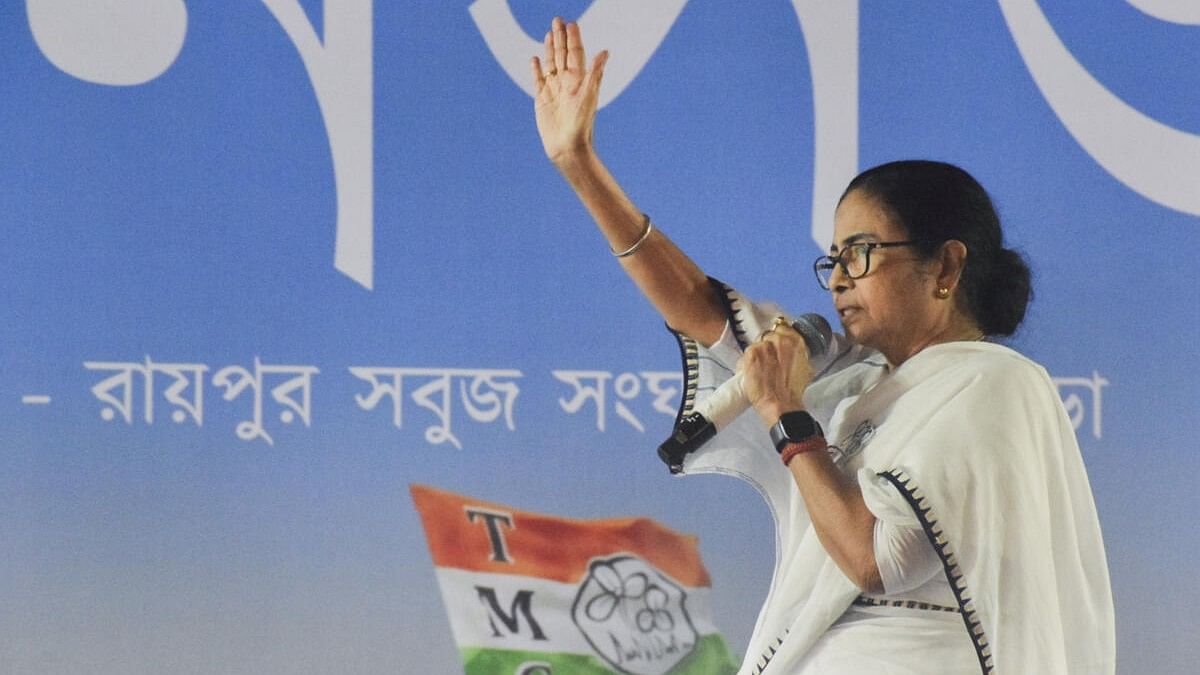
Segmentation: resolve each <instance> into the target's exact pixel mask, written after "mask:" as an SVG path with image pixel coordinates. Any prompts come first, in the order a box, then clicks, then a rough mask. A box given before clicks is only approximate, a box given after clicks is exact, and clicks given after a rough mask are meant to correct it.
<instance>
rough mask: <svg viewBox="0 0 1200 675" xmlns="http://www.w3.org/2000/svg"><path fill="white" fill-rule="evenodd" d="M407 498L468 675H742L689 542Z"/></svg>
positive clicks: (671, 535)
mask: <svg viewBox="0 0 1200 675" xmlns="http://www.w3.org/2000/svg"><path fill="white" fill-rule="evenodd" d="M411 490H412V496H413V501H414V502H415V503H416V507H417V511H418V512H419V513H420V516H421V522H422V523H423V524H424V527H425V536H426V538H427V539H428V541H429V551H430V553H431V555H432V557H433V564H434V567H435V569H436V572H437V578H438V585H439V586H440V587H441V591H442V598H443V600H444V601H445V604H446V612H447V613H448V614H449V615H450V625H451V629H452V630H453V633H454V640H455V642H456V643H457V644H458V648H459V651H460V652H461V654H462V658H463V664H464V667H465V670H466V672H467V674H468V675H483V674H485V673H486V674H488V675H493V674H496V673H505V674H508V673H512V674H513V675H552V674H558V673H563V674H566V673H571V674H572V675H575V674H581V675H589V674H593V673H594V674H602V673H603V674H608V673H628V674H630V675H666V674H667V673H671V674H675V675H682V674H684V673H686V674H688V675H718V674H725V673H733V672H735V671H736V670H737V666H736V664H735V662H734V659H733V657H732V655H731V654H730V653H729V649H728V647H727V646H726V644H725V640H724V638H722V637H721V635H720V634H719V633H718V632H717V629H716V627H715V626H714V625H713V622H712V609H711V606H710V602H709V600H710V597H709V596H710V591H711V586H712V583H711V581H710V580H709V576H708V572H707V571H706V570H705V569H704V564H703V563H702V562H701V560H700V552H699V549H698V548H697V543H696V538H695V537H694V536H690V535H684V534H680V533H678V532H675V531H673V530H670V529H668V528H666V527H664V526H662V525H661V524H659V523H657V522H655V521H653V520H651V519H649V518H614V519H605V520H571V519H567V518H559V517H556V516H547V515H542V514H537V513H529V512H525V511H518V510H516V509H512V508H509V507H507V506H503V505H500V504H495V503H491V502H485V501H481V500H477V499H471V498H470V497H465V496H462V495H458V494H454V493H451V492H446V491H443V490H437V489H434V488H430V487H425V486H421V485H413V486H411Z"/></svg>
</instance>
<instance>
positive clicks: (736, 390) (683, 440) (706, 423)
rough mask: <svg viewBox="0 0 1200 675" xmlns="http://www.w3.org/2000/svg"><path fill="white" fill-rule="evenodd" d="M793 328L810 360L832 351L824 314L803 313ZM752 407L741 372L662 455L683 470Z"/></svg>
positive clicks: (688, 419)
mask: <svg viewBox="0 0 1200 675" xmlns="http://www.w3.org/2000/svg"><path fill="white" fill-rule="evenodd" d="M791 324H792V328H794V329H795V330H796V332H797V333H799V334H800V336H801V337H803V338H804V344H805V345H806V346H807V347H808V355H809V358H813V359H815V358H817V357H818V356H821V355H822V354H824V353H825V352H826V351H828V350H829V343H830V342H831V341H832V340H833V329H832V328H830V327H829V322H828V321H826V320H825V317H823V316H821V315H820V314H803V315H801V316H799V317H797V318H796V319H794V320H792V322H791ZM749 407H750V399H748V398H746V392H745V390H744V389H743V388H742V374H741V373H737V374H735V375H734V376H733V377H731V378H729V379H728V380H727V381H726V382H725V383H724V384H722V385H721V386H719V387H717V390H716V391H714V392H713V393H712V395H711V396H709V397H708V398H707V399H705V400H704V401H702V402H701V403H700V404H699V405H697V406H696V410H695V411H693V412H691V413H689V414H687V415H684V416H683V418H682V419H680V420H679V424H678V425H676V427H675V431H674V432H672V433H671V437H670V438H668V439H667V440H665V441H663V442H662V445H659V446H658V456H659V458H660V459H662V461H663V462H665V463H666V465H667V466H668V467H669V468H670V469H671V473H679V472H680V471H683V458H684V457H686V456H687V455H688V454H689V453H692V452H695V451H696V450H697V449H699V448H700V446H702V445H704V444H705V443H707V442H708V440H709V439H710V438H712V437H713V436H716V435H717V432H718V431H720V430H722V429H724V428H725V427H727V426H729V424H730V422H733V420H735V419H737V417H738V415H741V414H742V413H743V412H745V410H746V408H749Z"/></svg>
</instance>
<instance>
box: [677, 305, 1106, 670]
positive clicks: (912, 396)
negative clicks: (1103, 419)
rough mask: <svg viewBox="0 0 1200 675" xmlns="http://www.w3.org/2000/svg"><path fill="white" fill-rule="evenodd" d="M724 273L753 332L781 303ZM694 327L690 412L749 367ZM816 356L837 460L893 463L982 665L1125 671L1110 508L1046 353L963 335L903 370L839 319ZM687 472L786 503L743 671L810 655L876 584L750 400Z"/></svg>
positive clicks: (891, 471) (797, 662)
mask: <svg viewBox="0 0 1200 675" xmlns="http://www.w3.org/2000/svg"><path fill="white" fill-rule="evenodd" d="M714 283H718V282H714ZM719 288H721V289H722V291H723V292H724V293H725V296H726V298H727V306H728V309H729V319H730V321H729V327H728V329H727V332H729V331H732V332H733V333H734V337H736V343H737V345H740V346H743V347H744V346H745V345H746V344H747V343H748V342H749V341H750V340H752V339H753V338H755V337H757V336H758V335H759V333H761V332H762V330H763V329H764V328H765V327H766V326H768V325H769V324H770V322H771V320H772V319H773V318H774V317H775V316H778V315H780V314H781V313H782V312H780V311H779V310H778V309H777V308H776V307H774V306H771V305H755V304H752V303H750V302H748V301H747V300H745V299H744V298H742V297H741V296H740V295H738V294H737V293H736V292H735V291H733V290H732V289H729V288H728V287H725V286H719ZM679 339H680V344H681V348H682V349H683V353H684V359H685V369H686V373H685V393H684V401H683V405H682V409H681V415H682V414H686V413H688V412H690V411H691V410H692V409H693V408H694V406H695V405H696V403H697V402H698V401H700V400H702V399H703V398H704V397H705V396H706V395H707V394H708V393H710V392H711V390H712V389H713V388H715V387H716V386H717V385H718V384H719V383H720V382H721V381H723V380H724V379H726V378H728V377H729V376H730V375H731V374H732V372H731V370H730V367H731V366H732V362H733V361H736V357H737V351H738V348H737V347H736V346H735V347H732V348H731V347H730V344H732V342H733V341H732V340H723V341H722V343H719V344H718V345H714V346H713V348H712V349H708V348H705V347H703V346H701V345H699V344H698V343H696V342H694V341H692V340H690V339H688V338H686V337H683V336H679ZM723 351H724V353H722V352H723ZM731 351H732V352H733V353H730V352H731ZM814 368H815V370H816V371H817V373H818V377H817V379H816V380H815V381H814V382H813V383H812V384H811V385H810V386H809V388H808V390H807V391H806V392H805V403H806V406H807V407H808V409H809V411H810V413H812V414H813V416H814V417H816V418H817V419H818V421H819V422H820V423H821V425H822V427H823V428H824V429H825V430H826V438H827V439H828V440H829V443H830V445H831V452H832V453H833V455H834V459H835V461H836V462H837V464H838V466H839V467H841V468H842V470H844V471H847V472H857V474H858V478H859V481H860V483H863V484H864V488H867V489H865V490H864V492H867V491H868V489H869V490H878V489H879V488H878V486H877V485H876V486H866V485H865V482H866V481H872V480H873V481H876V482H878V481H880V480H883V481H886V482H888V483H890V484H891V485H892V486H894V487H895V489H896V490H897V491H898V493H899V494H901V495H903V498H904V501H905V502H907V503H908V505H909V506H910V507H911V511H912V514H911V515H912V517H915V521H916V522H919V524H920V526H921V527H922V528H923V529H924V530H925V532H926V535H927V536H928V537H929V539H930V541H931V542H932V544H933V546H934V549H935V550H936V551H937V554H938V556H939V557H940V559H941V561H942V564H943V567H944V571H945V576H946V580H947V582H948V583H949V585H950V587H951V590H952V591H953V596H954V599H955V601H956V603H957V605H958V607H957V610H958V613H957V614H953V615H950V616H951V617H956V618H957V620H958V621H959V623H960V625H961V626H962V630H963V631H964V633H966V634H967V635H969V637H970V640H971V642H972V644H973V646H974V649H975V652H976V657H977V670H976V672H981V673H985V674H987V673H999V674H1002V675H1013V674H1025V673H1072V674H1074V673H1080V674H1084V673H1086V674H1087V675H1093V674H1105V673H1113V672H1114V669H1115V637H1114V625H1113V622H1114V618H1113V605H1112V596H1111V591H1110V586H1109V579H1108V567H1107V563H1106V561H1105V556H1104V548H1103V544H1102V542H1101V537H1100V528H1099V522H1098V519H1097V516H1096V509H1095V505H1094V502H1093V499H1092V494H1091V489H1090V487H1089V484H1088V480H1087V475H1086V473H1085V470H1084V466H1083V461H1082V458H1081V456H1080V451H1079V447H1078V444H1077V443H1076V440H1075V435H1074V430H1073V428H1072V426H1071V424H1070V421H1069V420H1068V418H1067V416H1066V413H1065V411H1064V409H1063V407H1062V403H1061V401H1060V400H1059V398H1058V394H1057V391H1056V389H1055V387H1054V385H1053V383H1052V382H1051V381H1050V378H1049V377H1048V376H1047V374H1046V372H1045V370H1044V369H1042V368H1041V367H1040V366H1038V365H1037V364H1035V363H1033V362H1032V361H1029V360H1028V359H1026V358H1025V357H1023V356H1021V355H1020V354H1018V353H1016V352H1014V351H1012V350H1011V349H1008V348H1007V347H1003V346H1000V345H996V344H991V343H986V342H957V343H948V344H943V345H938V346H935V347H930V348H928V349H925V350H923V351H922V352H920V353H919V354H917V355H916V356H913V357H912V358H910V359H909V360H908V361H906V362H905V363H903V364H902V365H901V366H900V367H898V368H896V369H894V370H890V371H889V369H888V367H887V364H886V363H885V362H884V360H883V359H882V357H881V356H880V355H878V354H876V353H874V352H871V351H870V350H867V349H864V348H862V347H859V346H855V345H850V344H848V343H847V341H846V340H845V338H841V337H840V336H835V340H834V345H833V346H832V348H831V349H830V351H829V353H828V354H827V355H826V356H825V357H823V358H822V359H819V360H818V361H816V362H814ZM683 473H684V474H700V473H721V474H728V475H733V476H737V477H739V478H741V479H743V480H745V481H747V482H749V483H750V484H751V485H753V486H754V487H755V488H756V489H757V490H758V491H759V492H760V493H761V494H762V495H763V497H764V498H765V499H766V502H767V505H768V508H769V509H770V511H771V513H772V515H773V516H774V519H775V525H776V528H775V532H776V537H775V540H776V557H775V560H776V564H775V573H774V576H773V578H772V583H771V587H770V590H769V592H768V594H767V598H766V600H765V601H764V604H763V606H762V609H761V610H760V612H759V616H758V620H757V622H756V624H755V628H754V633H753V635H752V636H751V639H750V644H749V646H748V647H747V651H746V657H745V661H744V662H743V664H742V668H741V670H740V671H739V672H740V673H741V675H760V674H761V675H792V674H794V673H797V672H800V671H801V670H802V669H803V670H804V671H805V672H807V670H808V669H807V668H805V666H804V665H803V664H804V663H805V659H806V658H807V657H809V656H810V655H811V652H812V651H813V648H814V645H817V644H818V642H819V641H820V640H821V638H822V637H823V636H825V635H826V634H827V632H828V631H830V628H831V627H832V626H834V624H835V623H836V622H838V620H839V618H842V617H843V615H844V614H845V613H846V611H847V609H848V608H850V607H851V605H852V603H853V602H854V601H855V599H856V598H858V597H859V594H860V591H859V589H858V588H857V587H855V586H854V584H852V583H851V582H850V581H849V580H848V579H847V578H846V576H845V575H844V574H843V573H842V572H841V570H840V569H839V568H838V567H837V565H836V564H835V563H834V562H833V561H832V560H831V559H830V558H829V556H828V555H827V554H826V553H825V550H824V549H823V548H822V546H821V544H820V542H819V541H818V540H817V537H816V534H815V532H813V529H812V527H811V526H810V522H809V519H808V516H807V513H806V512H805V507H804V503H803V500H802V499H801V497H800V494H799V491H798V490H797V488H796V485H795V483H794V481H793V479H792V477H791V475H790V473H789V472H788V470H787V469H786V467H784V466H783V465H782V464H781V463H780V461H779V458H778V455H777V454H776V452H775V450H774V448H772V447H771V444H770V441H769V439H768V437H767V433H766V429H765V428H764V427H763V424H762V422H761V421H760V420H759V419H758V418H757V416H756V415H755V414H754V412H753V411H752V410H750V411H747V413H746V414H744V415H742V416H741V417H739V418H738V419H737V420H735V421H734V422H733V423H732V424H730V425H729V426H728V427H727V428H726V429H724V430H722V431H721V433H719V434H717V436H716V437H714V438H713V439H712V440H710V441H709V442H708V443H707V444H706V445H705V446H703V447H702V448H701V449H700V450H698V451H697V452H695V453H693V454H691V455H689V456H688V457H687V458H686V459H685V461H684V464H683ZM838 628H839V629H840V628H841V626H839V627H838ZM847 635H849V633H847ZM827 642H828V640H827ZM891 643H892V644H895V645H897V649H900V648H902V647H903V648H905V649H907V650H916V652H918V653H919V652H920V650H921V649H922V648H923V647H925V648H928V649H929V651H930V653H929V654H927V656H932V655H933V652H934V651H935V649H934V648H935V647H936V645H932V644H922V638H921V636H920V635H919V634H916V633H913V634H909V633H901V634H900V635H897V636H895V639H894V640H893V641H891ZM933 663H936V661H934V662H933ZM869 665H870V664H868V663H864V664H863V666H864V670H863V672H867V670H866V668H865V667H866V666H869ZM931 667H933V668H935V669H936V668H937V666H934V665H932V664H931Z"/></svg>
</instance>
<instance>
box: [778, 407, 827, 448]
mask: <svg viewBox="0 0 1200 675" xmlns="http://www.w3.org/2000/svg"><path fill="white" fill-rule="evenodd" d="M824 433H825V432H823V431H821V425H820V424H818V423H817V421H816V420H815V419H813V416H812V415H809V414H808V413H807V412H805V411H803V410H796V411H793V412H786V413H783V414H782V415H780V416H779V421H778V422H776V423H775V426H773V427H771V442H772V443H774V444H775V451H776V452H778V453H780V454H782V453H783V449H784V447H786V446H787V445H788V444H789V443H803V442H804V441H806V440H808V439H810V438H812V437H813V436H821V435H823V434H824Z"/></svg>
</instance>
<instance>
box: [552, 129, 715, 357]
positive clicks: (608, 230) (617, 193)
mask: <svg viewBox="0 0 1200 675" xmlns="http://www.w3.org/2000/svg"><path fill="white" fill-rule="evenodd" d="M555 166H556V167H558V170H559V172H560V173H562V175H563V177H564V178H565V179H566V180H567V182H568V183H569V184H570V185H571V187H572V188H573V189H574V190H575V193H576V194H577V195H578V196H579V199H580V200H581V201H582V202H583V205H584V207H585V208H587V210H588V212H589V213H590V214H591V216H592V218H593V219H594V220H595V221H596V225H597V226H598V227H599V229H600V232H601V234H603V235H604V238H605V239H606V241H607V242H608V245H609V247H610V248H611V249H612V250H614V251H624V250H626V249H628V248H629V247H630V246H632V245H633V244H634V243H635V242H637V241H638V240H639V239H640V238H641V236H642V234H643V233H644V231H645V230H644V228H645V225H644V219H643V216H642V212H641V211H640V210H639V209H638V208H637V207H636V206H635V205H634V204H633V202H632V200H630V199H629V197H628V196H627V195H626V194H625V192H624V190H622V189H621V187H620V185H618V184H617V182H616V180H615V179H614V178H613V176H612V174H611V173H609V171H608V169H607V168H606V167H605V166H604V164H603V162H601V161H600V158H599V157H598V156H597V155H596V153H595V152H594V151H593V150H591V149H586V150H580V151H577V152H573V153H570V155H569V156H566V157H560V158H557V159H556V161H555ZM619 262H620V264H621V267H622V268H623V269H624V270H625V272H626V273H627V274H629V276H630V278H632V279H633V281H634V283H636V284H637V286H638V288H639V289H640V290H641V291H642V293H643V294H644V295H645V296H646V298H647V299H648V300H650V303H651V304H652V305H654V307H655V309H657V310H658V312H659V313H660V314H662V316H663V318H664V319H665V320H666V322H667V324H668V325H669V326H671V327H672V328H673V329H675V330H677V331H679V332H681V333H683V334H685V335H687V336H689V337H691V338H694V339H696V340H699V341H700V342H702V343H703V344H706V345H708V344H713V343H714V342H716V341H717V340H718V339H719V338H720V337H721V332H722V331H723V330H724V327H725V312H724V310H723V308H722V307H721V305H720V303H719V301H718V300H717V298H716V296H715V295H714V293H713V291H712V288H711V286H710V284H709V282H708V278H707V276H706V275H705V274H704V272H703V270H701V269H700V267H699V266H697V265H696V263H695V262H693V261H692V260H691V258H689V257H688V256H687V255H686V254H684V252H683V251H682V250H680V249H679V247H678V246H676V245H675V244H674V243H672V242H671V240H670V239H669V238H667V236H666V235H664V234H663V233H662V232H661V231H660V230H658V229H657V228H655V230H654V231H653V232H651V233H650V235H649V237H647V238H646V240H645V242H643V243H642V245H641V246H640V247H639V248H638V250H637V252H636V253H635V254H633V255H630V256H626V257H623V258H620V259H619Z"/></svg>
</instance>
